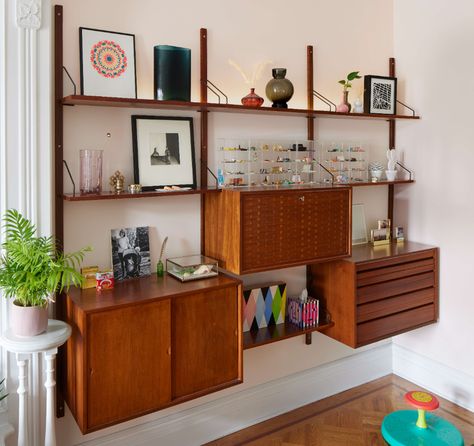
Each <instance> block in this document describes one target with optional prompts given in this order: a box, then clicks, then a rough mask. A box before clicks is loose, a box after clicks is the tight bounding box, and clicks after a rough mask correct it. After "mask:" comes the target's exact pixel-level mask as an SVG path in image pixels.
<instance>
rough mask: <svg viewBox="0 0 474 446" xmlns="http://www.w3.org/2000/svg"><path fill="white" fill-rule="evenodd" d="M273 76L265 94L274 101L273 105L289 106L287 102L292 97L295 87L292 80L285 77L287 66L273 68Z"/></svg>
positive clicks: (279, 106) (277, 106)
mask: <svg viewBox="0 0 474 446" xmlns="http://www.w3.org/2000/svg"><path fill="white" fill-rule="evenodd" d="M272 76H273V79H271V80H270V81H269V82H268V83H267V86H266V87H265V94H266V95H267V98H268V99H270V101H272V102H273V104H272V107H275V108H288V104H287V102H288V101H289V100H290V99H291V98H292V96H293V92H294V88H293V84H292V83H291V81H289V80H288V79H286V78H285V76H286V68H273V69H272Z"/></svg>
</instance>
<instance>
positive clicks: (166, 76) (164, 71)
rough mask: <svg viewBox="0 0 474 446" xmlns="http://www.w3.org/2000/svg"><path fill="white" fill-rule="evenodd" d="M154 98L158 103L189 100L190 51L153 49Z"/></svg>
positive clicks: (162, 46) (167, 47)
mask: <svg viewBox="0 0 474 446" xmlns="http://www.w3.org/2000/svg"><path fill="white" fill-rule="evenodd" d="M154 96H155V99H157V100H159V101H190V100H191V50H190V49H189V48H180V47H178V46H170V45H157V46H155V47H154Z"/></svg>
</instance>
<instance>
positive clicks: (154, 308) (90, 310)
mask: <svg viewBox="0 0 474 446" xmlns="http://www.w3.org/2000/svg"><path fill="white" fill-rule="evenodd" d="M240 288H241V286H240V281H238V280H235V279H232V278H230V277H226V276H224V275H220V276H218V277H216V278H212V279H205V280H199V281H195V282H188V283H184V284H182V283H181V282H178V281H177V280H175V279H173V278H171V277H163V278H159V279H157V278H156V277H148V278H141V279H137V280H130V281H127V282H123V283H120V284H119V285H118V286H117V287H116V288H115V289H114V290H110V291H104V292H102V294H100V295H98V296H97V295H96V290H95V288H94V289H88V290H79V289H71V290H70V291H69V293H68V296H67V304H66V310H67V317H66V320H67V322H68V323H69V324H70V325H71V327H72V336H71V338H70V340H69V341H68V343H67V348H66V350H67V392H66V398H67V403H68V406H69V408H70V410H71V412H72V413H73V415H74V417H75V418H76V421H77V423H78V425H79V427H80V429H81V431H82V432H83V433H87V432H91V431H94V430H97V429H100V428H103V427H106V426H109V425H112V424H116V423H119V422H122V421H125V420H127V419H130V418H134V417H138V416H141V415H144V414H146V413H149V412H152V411H155V410H158V409H161V408H164V407H166V406H170V405H172V404H177V403H180V402H183V401H186V400H188V399H191V398H196V397H199V396H201V395H205V394H207V393H210V392H213V391H217V390H220V389H223V388H225V387H229V386H232V385H234V384H238V383H240V382H242V329H241V326H242V322H241V299H240V293H241V290H240Z"/></svg>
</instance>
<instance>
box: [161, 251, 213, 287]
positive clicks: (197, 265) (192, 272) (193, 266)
mask: <svg viewBox="0 0 474 446" xmlns="http://www.w3.org/2000/svg"><path fill="white" fill-rule="evenodd" d="M166 272H167V273H168V274H169V275H171V276H173V277H175V278H176V279H178V280H181V282H188V281H190V280H197V279H204V278H207V277H213V276H217V275H218V274H219V270H218V265H217V260H214V259H212V258H211V257H206V256H202V255H191V256H184V257H175V258H173V259H166Z"/></svg>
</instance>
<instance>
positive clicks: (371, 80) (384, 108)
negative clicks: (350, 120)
mask: <svg viewBox="0 0 474 446" xmlns="http://www.w3.org/2000/svg"><path fill="white" fill-rule="evenodd" d="M364 112H365V113H380V114H384V115H394V114H395V113H396V112H397V78H396V77H385V76H364Z"/></svg>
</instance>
